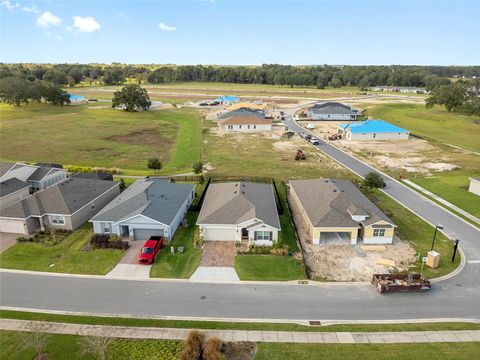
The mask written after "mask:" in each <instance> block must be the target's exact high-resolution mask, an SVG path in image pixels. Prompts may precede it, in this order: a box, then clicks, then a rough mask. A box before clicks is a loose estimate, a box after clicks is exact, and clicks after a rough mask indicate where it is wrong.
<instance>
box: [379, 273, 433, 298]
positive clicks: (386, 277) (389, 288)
mask: <svg viewBox="0 0 480 360" xmlns="http://www.w3.org/2000/svg"><path fill="white" fill-rule="evenodd" d="M372 285H373V286H375V288H376V289H377V290H378V292H379V293H380V294H383V293H386V292H409V291H427V290H430V289H431V288H432V284H431V283H430V281H428V280H427V279H425V278H424V277H423V275H422V274H416V273H407V274H373V277H372Z"/></svg>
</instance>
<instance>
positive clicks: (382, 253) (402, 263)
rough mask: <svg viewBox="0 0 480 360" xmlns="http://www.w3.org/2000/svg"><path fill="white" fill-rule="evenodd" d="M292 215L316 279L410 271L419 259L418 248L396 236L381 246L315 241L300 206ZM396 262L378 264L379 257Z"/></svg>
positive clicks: (353, 278)
mask: <svg viewBox="0 0 480 360" xmlns="http://www.w3.org/2000/svg"><path fill="white" fill-rule="evenodd" d="M291 210H292V215H293V219H294V221H295V224H296V226H297V230H298V233H299V236H300V242H301V243H302V249H303V257H304V260H305V264H306V265H307V266H308V267H309V268H310V270H311V273H312V275H313V276H312V277H313V278H315V279H322V280H330V281H370V279H371V278H372V275H373V274H374V273H378V272H380V273H385V272H389V271H392V270H397V271H406V270H408V269H409V267H410V266H412V265H413V263H415V260H416V252H415V250H414V249H413V247H412V246H411V245H410V244H409V243H408V242H407V241H402V240H400V239H398V238H394V242H393V244H392V245H384V246H379V247H376V246H375V247H373V246H368V245H366V246H363V245H362V244H359V245H355V246H352V245H350V244H347V243H343V244H339V242H335V244H332V245H328V244H327V245H322V246H320V245H313V244H312V242H311V239H310V238H309V236H308V234H307V230H306V228H305V226H304V225H303V221H302V220H301V218H300V216H299V213H298V211H297V209H295V208H292V209H291ZM380 258H383V259H388V260H393V261H394V262H395V267H387V266H384V265H377V264H376V261H377V259H380Z"/></svg>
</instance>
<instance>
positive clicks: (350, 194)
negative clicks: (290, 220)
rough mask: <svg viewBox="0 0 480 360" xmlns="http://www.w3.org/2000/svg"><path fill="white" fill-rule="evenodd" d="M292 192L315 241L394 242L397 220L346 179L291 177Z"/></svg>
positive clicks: (314, 242)
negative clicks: (292, 178) (394, 220)
mask: <svg viewBox="0 0 480 360" xmlns="http://www.w3.org/2000/svg"><path fill="white" fill-rule="evenodd" d="M289 194H290V198H291V202H292V206H294V207H295V208H296V210H297V211H298V213H299V215H300V217H301V218H302V220H303V222H304V225H305V227H306V229H307V231H308V235H309V237H310V240H311V241H312V243H313V244H316V245H319V244H322V245H324V244H327V243H328V242H329V241H332V240H335V241H337V240H339V239H340V240H345V241H349V242H350V244H352V245H355V244H357V243H358V241H359V240H360V241H362V242H363V243H364V244H391V243H392V241H393V235H394V229H395V227H396V225H395V223H394V222H393V221H392V220H391V219H390V218H389V217H388V216H386V215H385V214H384V213H383V212H382V211H381V210H380V209H379V208H377V207H376V206H375V205H374V204H373V203H372V202H371V201H370V200H369V199H368V198H367V197H366V196H365V195H363V194H362V193H361V192H360V190H359V189H357V188H356V187H355V185H354V184H353V183H352V182H350V181H347V180H331V179H313V180H290V187H289Z"/></svg>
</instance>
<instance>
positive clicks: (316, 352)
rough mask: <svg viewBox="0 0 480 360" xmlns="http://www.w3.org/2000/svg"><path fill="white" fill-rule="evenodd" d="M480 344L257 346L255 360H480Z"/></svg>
mask: <svg viewBox="0 0 480 360" xmlns="http://www.w3.org/2000/svg"><path fill="white" fill-rule="evenodd" d="M479 352H480V343H478V342H476V343H475V342H472V343H441V344H439V343H430V344H341V345H335V344H272V343H259V344H257V353H256V355H255V360H271V359H275V360H291V359H299V360H300V359H301V360H317V359H329V360H335V359H338V360H340V359H341V360H356V359H396V360H407V359H408V360H414V359H415V360H433V359H442V360H470V359H475V358H478V354H479Z"/></svg>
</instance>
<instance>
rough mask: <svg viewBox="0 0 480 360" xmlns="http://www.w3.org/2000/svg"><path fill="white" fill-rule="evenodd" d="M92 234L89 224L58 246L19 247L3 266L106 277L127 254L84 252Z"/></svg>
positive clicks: (2, 258)
mask: <svg viewBox="0 0 480 360" xmlns="http://www.w3.org/2000/svg"><path fill="white" fill-rule="evenodd" d="M92 233H93V232H92V225H91V224H90V223H86V224H85V225H83V226H82V227H80V228H79V229H77V230H76V231H74V232H73V233H72V234H70V235H69V236H68V237H67V238H66V239H64V240H63V241H62V242H61V243H59V244H57V245H53V246H47V245H44V244H41V243H30V242H22V243H17V244H15V245H13V246H12V247H10V248H9V249H7V250H5V251H4V252H3V253H1V254H0V266H1V267H2V268H7V269H21V270H33V271H49V272H59V273H72V274H90V275H105V274H106V273H108V272H109V271H110V270H111V269H113V267H114V266H115V265H116V264H117V263H118V261H119V260H120V259H121V257H122V256H123V253H124V252H123V251H122V250H116V249H97V250H89V251H85V250H83V248H84V246H85V245H86V244H87V243H88V241H89V240H90V236H91V235H92ZM51 264H54V266H50V265H51Z"/></svg>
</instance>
